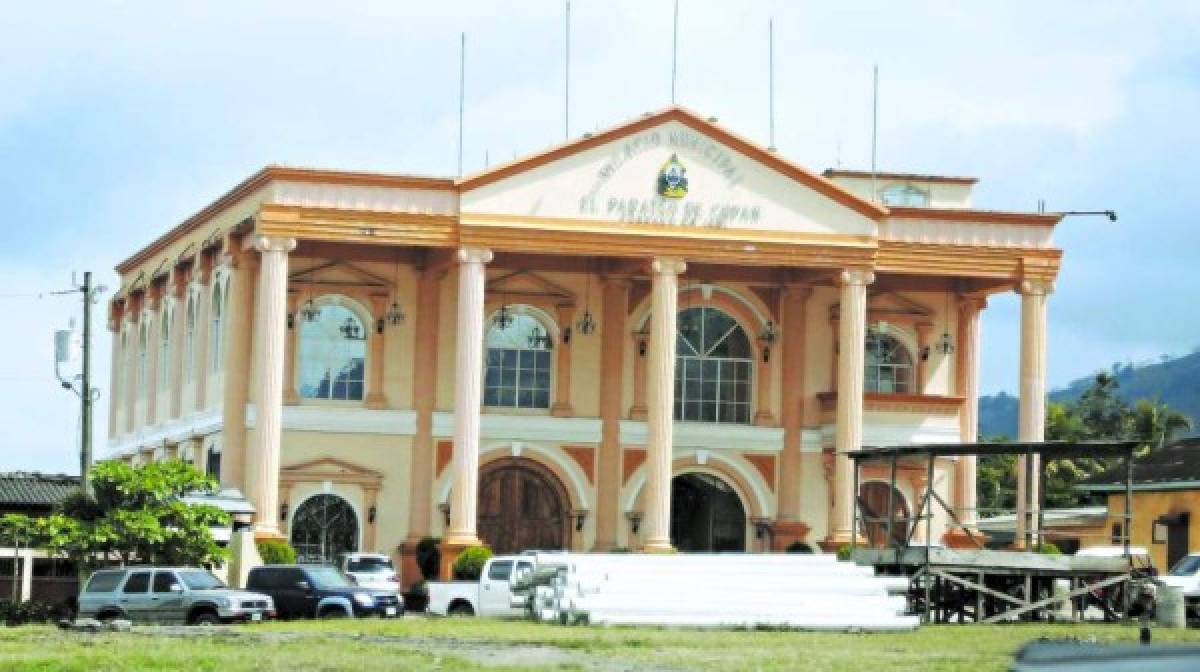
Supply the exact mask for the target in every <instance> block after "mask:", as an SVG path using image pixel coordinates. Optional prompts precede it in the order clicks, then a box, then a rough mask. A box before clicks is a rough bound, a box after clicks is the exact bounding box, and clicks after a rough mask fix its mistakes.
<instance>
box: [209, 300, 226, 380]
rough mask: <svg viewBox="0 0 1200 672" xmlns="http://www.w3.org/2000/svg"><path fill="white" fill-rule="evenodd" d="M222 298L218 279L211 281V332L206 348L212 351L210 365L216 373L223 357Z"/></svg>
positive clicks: (223, 308)
mask: <svg viewBox="0 0 1200 672" xmlns="http://www.w3.org/2000/svg"><path fill="white" fill-rule="evenodd" d="M223 298H224V297H223V295H222V294H221V282H220V281H219V280H218V281H216V282H213V291H212V308H211V310H210V312H211V313H212V333H211V334H210V335H209V339H208V342H209V344H210V345H209V348H208V350H209V352H210V353H212V359H211V364H210V366H211V369H212V371H213V373H216V372H218V371H220V370H221V361H222V359H223V357H222V356H221V355H222V343H221V339H222V336H223V330H222V329H221V326H222V323H223V318H224V316H225V315H224V311H225V305H224V301H223V300H222V299H223Z"/></svg>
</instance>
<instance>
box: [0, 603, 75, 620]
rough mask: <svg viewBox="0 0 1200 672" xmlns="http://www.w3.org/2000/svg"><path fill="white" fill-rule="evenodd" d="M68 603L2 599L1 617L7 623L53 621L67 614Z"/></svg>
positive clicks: (0, 605) (0, 604)
mask: <svg viewBox="0 0 1200 672" xmlns="http://www.w3.org/2000/svg"><path fill="white" fill-rule="evenodd" d="M66 611H67V609H66V605H63V604H55V603H53V602H37V601H32V600H31V601H29V602H13V601H11V600H0V619H2V620H3V621H4V624H5V625H8V626H13V625H25V624H26V623H53V622H54V621H56V620H58V619H60V618H63V617H64V616H65V615H66Z"/></svg>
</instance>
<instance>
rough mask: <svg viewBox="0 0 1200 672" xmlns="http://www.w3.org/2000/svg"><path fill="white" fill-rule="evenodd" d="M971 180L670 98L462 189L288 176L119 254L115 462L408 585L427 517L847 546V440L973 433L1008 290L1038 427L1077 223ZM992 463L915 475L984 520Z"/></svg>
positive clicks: (460, 533)
mask: <svg viewBox="0 0 1200 672" xmlns="http://www.w3.org/2000/svg"><path fill="white" fill-rule="evenodd" d="M974 182H975V181H974V180H973V179H970V178H946V177H932V176H917V175H900V174H888V173H878V174H875V175H874V176H872V175H870V174H867V173H858V172H852V171H826V173H825V174H823V175H818V174H814V173H812V172H809V171H807V170H805V169H803V168H801V167H799V166H797V165H795V164H793V163H790V162H788V161H786V160H785V159H783V158H781V157H779V156H778V155H777V154H776V153H775V152H773V151H770V150H767V149H764V148H761V147H759V146H757V145H754V144H753V143H751V142H749V141H747V140H745V139H742V138H740V137H738V136H736V135H734V134H732V133H730V132H729V131H727V130H725V129H723V128H721V127H720V126H718V125H716V124H715V123H713V122H712V121H710V120H704V119H703V118H700V117H698V116H696V115H695V114H693V113H691V112H689V111H687V110H684V109H681V108H677V107H672V108H669V109H667V110H665V111H662V112H659V113H656V114H648V115H645V116H643V117H642V118H639V119H637V120H635V121H633V122H630V123H626V124H623V125H621V126H618V127H616V128H613V129H610V130H608V131H605V132H601V133H597V134H594V135H592V134H589V135H588V136H585V137H584V138H582V139H579V140H576V141H573V142H570V143H567V144H564V145H561V146H558V147H555V148H552V149H550V150H548V151H546V152H543V153H541V154H537V155H534V156H531V157H528V158H525V159H521V160H517V161H514V162H512V163H509V164H505V165H501V166H497V167H495V168H491V169H489V170H486V171H484V172H482V173H478V174H475V175H470V176H467V177H464V178H461V179H436V178H424V177H410V176H399V175H384V174H367V173H353V172H332V171H321V170H307V169H293V168H281V167H268V168H266V169H264V170H262V171H260V172H259V173H257V174H255V175H254V176H252V177H250V178H249V179H247V180H246V181H245V182H243V183H241V184H239V185H238V186H237V187H235V188H234V189H233V190H232V191H230V192H229V193H228V194H225V195H224V196H222V197H221V198H219V199H218V200H217V201H215V202H214V203H212V204H211V205H210V206H208V207H207V208H205V209H204V210H202V211H201V212H199V213H197V214H196V215H195V216H193V217H191V218H190V219H188V220H187V221H185V222H183V223H181V224H179V225H178V226H176V227H175V228H173V229H171V230H170V231H168V232H167V233H165V234H164V235H163V236H162V237H160V238H159V239H158V240H155V241H153V242H152V243H150V244H149V245H148V246H147V247H145V248H144V249H142V250H140V251H138V252H137V253H136V254H134V255H133V256H132V257H130V258H129V259H128V260H126V261H125V262H123V263H122V264H120V265H119V266H118V267H117V272H118V273H119V274H120V277H121V290H120V292H119V293H118V294H117V295H116V296H115V297H114V298H113V300H112V303H111V306H110V319H109V327H110V329H111V330H112V331H113V332H114V339H113V343H114V345H113V352H112V370H113V372H114V375H113V389H112V396H111V398H112V399H113V403H112V408H111V417H110V418H109V429H110V431H109V436H110V439H109V442H110V451H111V457H113V458H115V459H130V460H150V459H165V458H169V457H178V458H182V459H187V460H192V461H194V462H195V463H196V464H197V465H199V466H201V467H203V468H206V469H209V470H210V471H211V472H212V473H214V474H215V475H217V476H218V477H219V478H220V479H221V481H222V482H224V483H225V484H227V485H229V486H232V487H238V488H240V489H242V490H243V491H244V492H245V493H246V495H247V497H248V499H249V500H250V501H251V502H252V503H253V505H254V507H255V509H256V511H257V520H256V527H257V529H258V531H259V532H261V533H262V534H282V535H285V536H288V537H289V538H290V539H291V540H292V542H293V544H295V545H296V547H297V548H298V550H299V551H300V553H301V555H302V556H303V557H307V558H313V559H319V558H327V557H329V556H330V555H331V554H333V553H335V552H337V551H340V550H346V549H353V548H357V549H361V550H382V551H385V552H392V553H396V554H398V555H401V556H404V557H405V558H406V564H405V572H406V576H405V580H406V581H409V580H410V579H411V578H412V574H409V573H408V572H411V571H415V570H413V569H412V565H411V555H412V551H413V549H414V548H415V544H416V542H417V541H418V540H419V539H421V538H423V537H427V536H433V537H439V538H441V539H442V542H443V544H444V545H445V547H446V548H447V549H448V550H449V551H450V553H449V555H453V552H454V550H455V549H457V548H461V547H463V546H465V545H468V544H472V543H476V542H478V541H479V540H483V541H485V542H487V543H489V544H491V545H492V546H493V547H494V548H496V549H497V550H502V551H508V550H515V549H522V548H569V549H573V550H592V549H597V550H602V549H613V548H630V549H646V550H665V549H668V548H672V547H674V548H678V549H680V550H747V551H758V550H771V549H783V548H786V547H788V546H789V545H791V544H793V543H796V542H800V543H804V544H808V545H810V546H811V547H814V548H815V547H817V546H820V547H822V548H825V549H830V548H833V547H836V546H838V545H840V544H842V543H845V542H846V541H847V540H849V538H850V534H851V529H850V528H851V526H852V521H851V516H852V506H853V501H854V499H853V497H852V493H851V488H852V483H851V480H852V471H851V468H850V464H849V460H848V459H847V458H846V457H845V456H844V454H843V453H845V452H847V451H852V450H855V449H857V448H858V447H860V446H862V445H882V444H896V443H913V442H919V443H930V442H956V441H973V440H974V439H975V432H976V429H975V427H976V398H977V392H978V382H977V381H978V374H977V371H978V362H979V358H980V355H981V353H980V349H979V342H980V341H979V319H980V313H981V311H982V310H983V309H984V307H985V305H986V300H987V297H988V296H990V295H992V294H995V293H999V292H1013V291H1016V292H1018V293H1020V295H1021V297H1022V329H1021V334H1022V337H1021V342H1020V343H1019V344H1018V343H1014V344H1003V343H1000V344H995V345H996V346H997V347H1019V348H1020V350H1021V369H1022V370H1021V381H1022V387H1021V404H1022V406H1021V408H1022V423H1021V438H1022V439H1026V440H1039V439H1040V438H1041V427H1042V425H1043V422H1042V417H1041V416H1042V408H1043V406H1044V395H1045V385H1044V360H1045V301H1046V297H1047V296H1048V295H1049V293H1050V292H1051V289H1052V283H1053V280H1054V278H1055V276H1056V274H1057V271H1058V267H1059V261H1060V257H1061V252H1060V251H1059V250H1058V249H1056V248H1055V247H1054V245H1053V241H1052V234H1053V230H1054V226H1055V225H1056V224H1057V222H1058V220H1059V217H1058V216H1056V215H1049V214H1034V213H1012V212H995V211H982V210H975V209H972V208H971V205H970V192H971V187H972V185H973V184H974ZM918 471H919V473H918ZM887 480H888V479H887V476H886V475H884V474H876V475H874V476H872V475H871V474H867V475H866V478H865V479H864V481H863V483H862V484H861V486H860V494H861V496H862V500H861V501H862V502H863V503H864V506H865V507H866V508H868V509H869V508H870V506H871V502H875V501H886V495H887V490H886V489H887V488H888V487H889V486H888V485H887ZM974 480H975V471H974V462H973V460H970V459H963V460H958V461H947V462H944V463H939V464H938V465H937V468H936V471H935V477H934V479H933V482H932V483H930V482H927V477H926V473H925V469H924V468H923V467H922V468H921V469H919V470H914V471H913V472H911V473H901V478H900V481H899V482H900V486H899V490H900V494H901V496H902V498H903V500H904V502H907V503H912V502H916V501H918V499H919V497H920V494H921V493H922V492H924V490H925V489H926V488H934V489H935V491H937V492H938V493H939V494H940V495H941V496H942V497H943V498H944V499H946V500H947V501H949V502H953V505H954V507H956V509H957V510H958V512H959V515H960V517H962V518H963V519H965V520H967V521H968V522H969V521H971V520H972V519H973V516H974V491H975V490H974ZM880 488H883V489H884V490H883V492H882V493H880V492H879V489H880ZM900 508H901V509H904V508H905V507H900ZM909 508H910V509H911V504H910V505H909ZM900 513H903V512H900ZM909 513H916V512H915V511H909ZM935 523H936V524H935V529H936V530H938V531H939V532H938V535H939V537H940V536H942V532H944V531H946V530H947V529H949V528H948V527H947V523H948V521H945V520H942V519H938V520H936V521H935ZM862 532H863V533H864V534H867V535H868V536H870V535H871V534H874V533H875V532H877V530H863V531H862ZM922 533H923V530H918V531H917V532H916V534H917V538H920V535H921V534H922ZM876 536H877V535H876ZM950 540H951V541H953V539H950ZM935 541H936V540H935Z"/></svg>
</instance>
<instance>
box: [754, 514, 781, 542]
mask: <svg viewBox="0 0 1200 672" xmlns="http://www.w3.org/2000/svg"><path fill="white" fill-rule="evenodd" d="M750 523H751V524H752V525H754V538H755V539H762V538H763V537H766V536H767V535H771V536H774V532H775V530H774V527H773V526H772V525H771V519H770V518H751V519H750Z"/></svg>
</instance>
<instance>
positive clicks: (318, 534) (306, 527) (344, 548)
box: [291, 494, 358, 564]
mask: <svg viewBox="0 0 1200 672" xmlns="http://www.w3.org/2000/svg"><path fill="white" fill-rule="evenodd" d="M291 528H292V535H291V536H292V546H293V547H294V548H295V549H296V562H303V563H320V564H328V563H332V562H333V561H334V559H335V558H337V555H338V554H339V553H352V552H354V551H357V550H358V516H357V515H355V513H354V508H353V507H351V506H350V503H349V502H347V501H346V500H344V499H342V498H341V497H338V496H337V495H324V494H322V495H314V496H313V497H309V498H308V499H306V500H304V503H303V504H301V505H300V506H298V507H296V513H295V514H293V515H292V522H291Z"/></svg>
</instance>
